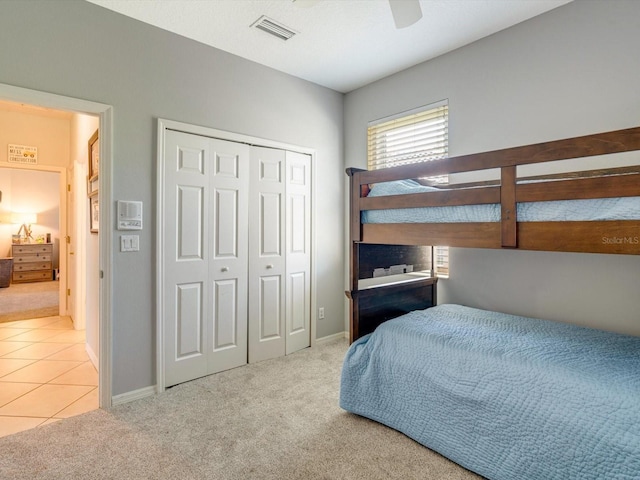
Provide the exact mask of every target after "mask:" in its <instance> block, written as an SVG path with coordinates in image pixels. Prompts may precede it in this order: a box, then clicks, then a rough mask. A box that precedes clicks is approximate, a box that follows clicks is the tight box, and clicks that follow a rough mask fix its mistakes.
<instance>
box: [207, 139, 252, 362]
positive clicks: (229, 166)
mask: <svg viewBox="0 0 640 480" xmlns="http://www.w3.org/2000/svg"><path fill="white" fill-rule="evenodd" d="M210 146H211V162H212V165H211V171H210V172H209V177H210V185H211V198H210V200H209V203H210V206H211V210H210V212H209V218H210V220H211V222H212V223H211V225H210V227H209V228H210V230H209V235H210V237H209V242H208V245H209V249H210V255H209V257H210V258H211V263H210V271H209V278H210V279H211V286H210V289H211V290H210V292H209V295H210V297H209V298H210V304H209V308H210V310H209V318H210V319H211V320H212V323H211V324H212V329H211V332H210V333H209V341H210V344H209V345H210V346H209V348H210V351H209V368H208V373H216V372H221V371H223V370H228V369H230V368H235V367H239V366H240V365H244V364H246V363H247V295H248V292H247V275H248V268H249V264H248V237H249V233H248V232H249V219H248V212H249V205H248V186H249V185H248V181H249V146H248V145H244V144H241V143H234V142H226V141H222V140H211V141H210Z"/></svg>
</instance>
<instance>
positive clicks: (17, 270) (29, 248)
mask: <svg viewBox="0 0 640 480" xmlns="http://www.w3.org/2000/svg"><path fill="white" fill-rule="evenodd" d="M11 254H12V256H13V276H12V277H11V281H12V282H13V283H27V282H45V281H47V280H52V279H53V272H52V259H53V244H52V243H28V244H21V245H12V246H11Z"/></svg>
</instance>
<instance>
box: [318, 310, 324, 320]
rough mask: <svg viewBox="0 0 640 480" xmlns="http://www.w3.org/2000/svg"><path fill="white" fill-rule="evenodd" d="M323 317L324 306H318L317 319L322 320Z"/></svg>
mask: <svg viewBox="0 0 640 480" xmlns="http://www.w3.org/2000/svg"><path fill="white" fill-rule="evenodd" d="M323 318H324V307H320V308H319V309H318V320H322V319H323Z"/></svg>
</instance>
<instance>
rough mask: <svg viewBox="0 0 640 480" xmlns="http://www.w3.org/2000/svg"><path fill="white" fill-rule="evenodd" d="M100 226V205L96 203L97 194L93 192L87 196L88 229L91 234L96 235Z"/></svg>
mask: <svg viewBox="0 0 640 480" xmlns="http://www.w3.org/2000/svg"><path fill="white" fill-rule="evenodd" d="M99 225H100V203H99V202H98V192H97V191H95V192H93V193H91V195H90V196H89V226H90V227H89V228H90V232H91V233H98V227H99Z"/></svg>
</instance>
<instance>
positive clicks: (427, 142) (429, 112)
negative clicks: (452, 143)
mask: <svg viewBox="0 0 640 480" xmlns="http://www.w3.org/2000/svg"><path fill="white" fill-rule="evenodd" d="M448 124H449V107H448V105H447V103H446V102H440V103H438V104H436V105H430V106H428V107H423V108H421V109H418V110H412V111H410V112H405V113H402V114H400V115H394V116H392V117H387V118H383V119H381V120H377V121H375V122H371V123H370V124H369V128H368V135H367V136H368V155H367V158H368V166H369V170H377V169H379V168H388V167H399V166H401V165H408V164H410V163H418V162H429V161H432V160H439V159H442V158H445V157H446V156H447V154H448V146H449V125H448Z"/></svg>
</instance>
